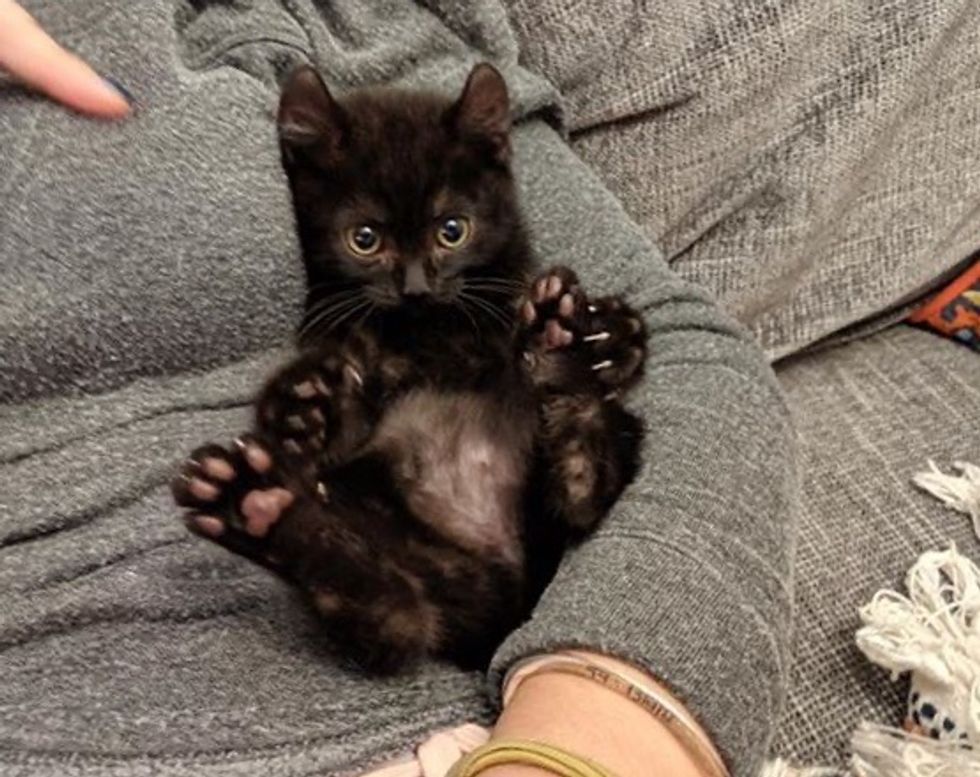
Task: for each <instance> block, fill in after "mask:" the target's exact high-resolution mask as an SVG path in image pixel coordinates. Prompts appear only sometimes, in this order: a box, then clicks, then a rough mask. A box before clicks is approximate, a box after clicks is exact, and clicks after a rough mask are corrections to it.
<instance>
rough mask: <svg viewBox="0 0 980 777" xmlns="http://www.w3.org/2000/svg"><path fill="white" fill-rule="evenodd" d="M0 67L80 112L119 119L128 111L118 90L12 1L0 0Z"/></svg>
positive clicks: (127, 106) (127, 105)
mask: <svg viewBox="0 0 980 777" xmlns="http://www.w3.org/2000/svg"><path fill="white" fill-rule="evenodd" d="M0 68H3V69H4V70H6V71H8V72H9V73H11V74H12V75H13V76H14V77H16V78H17V79H19V80H20V81H23V82H24V83H25V84H27V85H28V86H30V87H32V88H34V89H36V90H38V91H39V92H43V93H44V94H46V95H47V96H48V97H50V98H52V99H53V100H56V101H57V102H60V103H62V104H63V105H67V106H68V107H69V108H74V109H75V110H77V111H81V112H82V113H87V114H90V115H93V116H101V117H105V118H120V117H123V116H126V115H127V114H128V113H129V112H130V110H131V107H130V104H129V102H128V100H127V99H126V97H124V96H123V94H122V93H121V92H120V91H118V90H117V89H116V88H115V87H113V86H112V85H111V84H109V83H108V82H107V81H105V80H104V79H102V78H101V77H100V76H99V74H98V73H96V72H95V71H94V70H93V69H92V68H91V67H89V66H88V65H87V64H86V63H85V62H83V61H82V60H81V59H79V58H78V57H76V56H75V55H74V54H71V53H69V52H68V51H65V50H64V49H63V48H61V46H59V45H58V44H57V43H55V42H54V41H53V40H52V39H51V38H50V37H49V36H48V34H47V33H45V32H44V30H42V29H41V28H40V26H38V24H37V22H35V21H34V19H32V18H31V16H30V15H29V14H28V13H27V12H26V11H25V10H24V9H23V8H21V7H20V6H19V5H17V4H16V3H14V2H13V0H0Z"/></svg>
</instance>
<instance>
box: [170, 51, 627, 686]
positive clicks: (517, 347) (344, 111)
mask: <svg viewBox="0 0 980 777" xmlns="http://www.w3.org/2000/svg"><path fill="white" fill-rule="evenodd" d="M279 127H280V136H281V139H282V148H283V160H284V164H285V167H286V170H287V172H288V174H289V179H290V183H291V186H292V190H293V198H294V202H295V207H296V213H297V217H298V223H299V229H300V236H301V239H302V244H303V248H304V253H305V260H306V269H307V273H308V280H309V296H308V300H307V311H306V317H305V320H304V323H303V325H302V329H301V331H300V338H299V339H300V346H301V352H300V355H299V356H298V357H297V358H296V360H295V361H293V362H292V363H291V364H289V365H287V366H286V367H284V368H283V369H282V370H281V371H280V372H279V373H278V374H277V375H276V376H275V377H273V378H272V380H271V381H270V382H269V384H268V385H267V386H266V387H265V389H264V390H263V391H262V393H261V395H260V397H259V399H258V402H257V412H256V423H255V429H254V431H253V433H251V434H250V435H248V436H246V437H244V438H241V439H240V440H239V441H238V446H237V447H232V448H226V447H222V446H219V445H206V446H204V447H202V448H199V449H198V450H196V451H194V453H193V454H192V455H191V458H190V460H189V462H188V463H187V464H186V465H185V467H184V469H183V472H182V474H181V476H180V477H179V478H178V479H177V480H176V481H175V483H174V494H175V497H176V499H177V502H178V504H180V505H181V506H183V507H186V508H189V512H188V515H187V520H188V523H189V525H190V526H191V528H192V529H194V530H196V531H197V532H198V533H200V534H202V535H204V536H206V537H208V538H210V539H212V540H214V541H216V542H218V543H220V544H222V545H224V546H226V547H228V548H230V549H231V550H233V551H236V552H238V553H242V554H244V555H246V556H248V557H249V558H252V559H254V560H255V561H257V562H259V563H262V564H264V565H267V566H270V567H272V568H273V569H275V570H276V571H278V572H279V573H280V574H282V575H284V576H286V577H287V578H289V579H290V580H292V581H294V582H295V583H296V584H297V585H298V586H299V587H301V588H302V589H305V590H306V591H308V592H309V594H310V596H311V599H312V602H313V605H314V607H316V609H317V610H318V611H319V612H320V613H321V614H322V615H323V616H324V618H325V619H326V620H327V623H328V626H329V629H330V632H331V634H332V635H333V637H334V638H335V639H336V641H337V643H338V645H339V647H340V648H341V649H342V650H343V652H344V653H346V654H347V655H350V656H352V657H354V658H356V659H358V660H359V661H360V662H362V663H363V664H365V665H366V666H368V667H370V668H374V669H378V670H390V669H394V668H397V667H399V666H401V665H402V664H404V663H405V662H406V661H407V660H410V659H413V658H417V657H420V656H422V655H425V654H430V655H436V656H443V657H447V658H450V659H452V660H454V661H456V662H458V663H459V664H461V665H464V666H470V667H473V666H481V665H485V664H486V662H487V661H488V659H489V657H490V656H491V654H492V652H493V650H494V649H495V648H496V646H497V645H498V644H499V642H500V641H501V640H502V638H503V637H504V636H505V635H506V634H507V633H508V632H509V631H510V630H512V629H513V628H514V627H515V626H516V625H518V624H519V623H520V622H521V621H522V620H523V619H524V618H525V617H526V616H527V614H528V612H529V611H530V608H531V607H532V606H533V604H534V602H535V601H536V599H537V597H538V596H539V594H540V593H541V590H542V589H543V587H544V586H545V585H546V584H547V582H548V580H549V579H550V578H551V576H552V574H553V573H554V569H555V566H556V565H557V563H558V560H559V558H560V556H561V553H562V552H563V550H564V548H565V547H566V544H567V543H568V542H569V541H570V540H575V539H578V538H581V537H582V536H584V535H585V534H587V533H588V532H590V531H591V530H593V529H594V528H595V526H596V525H597V524H598V523H599V521H600V520H601V519H602V517H603V516H604V515H605V514H606V512H607V511H608V510H609V508H610V506H611V505H612V503H613V502H614V501H615V500H616V498H617V497H618V496H619V494H620V493H621V492H622V490H623V488H624V487H625V486H626V484H627V483H628V482H629V481H630V480H631V479H632V478H633V477H634V475H635V472H636V470H637V466H638V451H639V443H640V438H641V428H640V423H639V422H638V421H637V419H636V418H634V417H633V416H631V415H630V414H629V413H627V412H626V411H625V410H624V409H623V407H622V405H621V404H620V401H619V398H620V396H621V394H622V392H623V391H624V390H626V389H628V388H629V387H630V386H631V385H633V384H634V383H635V382H636V381H637V380H638V378H639V375H640V373H641V370H642V366H643V362H644V358H645V352H646V351H645V349H646V334H645V329H644V326H643V323H642V321H641V319H640V317H639V316H638V315H637V314H636V313H634V312H633V311H632V310H630V308H628V307H627V306H626V305H625V304H624V303H623V302H622V301H621V300H620V299H618V298H600V299H588V298H587V297H586V296H585V294H584V292H583V291H582V289H581V288H580V286H579V284H578V281H577V279H576V277H575V275H574V273H572V272H571V271H570V270H567V269H564V268H556V269H553V270H551V271H549V272H546V273H544V274H542V275H540V276H539V277H538V278H536V279H534V280H533V281H532V280H529V279H530V278H531V272H532V259H531V252H530V250H529V247H528V242H527V238H526V236H525V231H524V228H523V226H522V223H521V217H520V213H519V209H518V205H517V199H516V195H515V191H514V182H513V178H512V176H511V172H510V167H509V159H510V144H509V139H508V133H509V129H510V118H509V107H508V99H507V91H506V87H505V85H504V81H503V79H502V78H501V76H500V74H499V73H498V72H497V71H496V70H495V69H494V68H492V67H490V66H489V65H478V66H477V67H476V68H474V70H473V71H472V73H471V74H470V77H469V79H468V81H467V83H466V86H465V88H464V89H463V92H462V94H461V96H460V97H459V99H457V100H455V101H451V100H447V99H444V98H442V97H438V96H435V95H429V94H421V93H415V92H407V91H395V90H365V91H360V92H356V93H353V94H350V95H348V96H346V97H345V98H344V99H342V100H335V99H334V98H333V97H332V96H331V94H330V93H329V91H328V90H327V88H326V86H325V85H324V83H323V81H322V80H321V79H320V77H319V76H318V75H317V74H316V72H315V71H313V70H312V69H310V68H302V69H300V70H298V71H297V72H296V73H294V74H293V75H292V76H291V78H290V80H289V82H288V83H287V84H286V86H285V90H284V92H283V95H282V101H281V103H280V109H279Z"/></svg>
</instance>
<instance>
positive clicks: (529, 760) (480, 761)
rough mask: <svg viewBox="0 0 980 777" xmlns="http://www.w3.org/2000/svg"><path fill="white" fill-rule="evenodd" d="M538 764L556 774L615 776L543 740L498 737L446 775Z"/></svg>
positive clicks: (470, 775) (471, 776)
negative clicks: (509, 765) (506, 766)
mask: <svg viewBox="0 0 980 777" xmlns="http://www.w3.org/2000/svg"><path fill="white" fill-rule="evenodd" d="M508 764H512V765H520V766H536V767H538V768H539V769H546V770H548V771H549V772H552V773H553V774H555V775H557V777H616V775H614V774H613V773H612V772H610V771H609V770H607V769H605V768H603V767H601V766H599V765H598V764H595V763H592V761H588V760H586V759H585V758H581V757H579V756H577V755H573V754H572V753H569V752H567V751H565V750H562V749H560V748H557V747H554V746H552V745H546V744H543V743H541V742H528V741H522V740H516V739H511V740H506V739H503V740H498V741H496V742H488V743H487V744H485V745H483V746H482V747H478V748H477V749H476V750H474V751H473V752H472V753H470V754H469V755H468V756H466V757H465V758H463V760H461V761H459V762H458V763H457V764H456V765H455V766H454V767H453V768H452V770H450V772H449V774H448V775H447V777H477V775H479V774H482V773H483V772H485V771H486V770H487V769H490V768H491V767H493V766H505V765H508Z"/></svg>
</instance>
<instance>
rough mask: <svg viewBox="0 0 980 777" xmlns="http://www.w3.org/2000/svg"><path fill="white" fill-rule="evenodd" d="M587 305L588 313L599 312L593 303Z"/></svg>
mask: <svg viewBox="0 0 980 777" xmlns="http://www.w3.org/2000/svg"><path fill="white" fill-rule="evenodd" d="M588 307H589V312H590V313H598V312H599V308H597V307H596V306H595V305H589V306H588Z"/></svg>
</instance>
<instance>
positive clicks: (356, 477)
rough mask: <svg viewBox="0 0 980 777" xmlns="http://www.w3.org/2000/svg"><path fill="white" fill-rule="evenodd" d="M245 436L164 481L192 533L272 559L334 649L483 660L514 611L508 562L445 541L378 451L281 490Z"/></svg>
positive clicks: (374, 657)
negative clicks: (170, 483)
mask: <svg viewBox="0 0 980 777" xmlns="http://www.w3.org/2000/svg"><path fill="white" fill-rule="evenodd" d="M281 482H285V479H284V474H283V473H282V471H281V469H280V467H279V464H278V463H277V462H276V461H275V460H274V458H273V456H272V454H271V453H270V451H269V450H268V449H267V448H265V447H264V446H263V445H262V444H261V443H260V442H259V441H258V440H256V439H255V438H246V439H245V440H244V441H243V443H242V444H241V445H240V446H239V447H238V448H237V449H230V450H229V449H225V448H221V447H220V446H204V447H203V448H201V449H199V450H198V451H197V452H196V453H195V455H194V456H192V459H191V460H190V461H189V462H188V464H187V465H185V468H184V472H183V473H182V477H181V478H179V479H178V480H177V481H175V483H174V493H175V496H176V498H177V500H178V502H179V503H181V504H182V505H183V506H185V507H188V508H190V511H189V513H188V515H187V521H188V524H189V525H190V527H191V528H192V529H193V530H195V531H196V532H197V533H199V534H201V535H203V536H205V537H207V538H209V539H211V540H213V541H215V542H217V543H219V544H221V545H223V546H225V547H227V548H229V549H231V550H233V551H235V552H237V553H241V554H243V555H245V556H247V557H249V558H251V559H253V560H255V561H258V562H260V563H262V564H265V565H267V566H270V567H272V568H274V569H275V570H276V571H278V572H279V573H280V574H282V575H283V576H284V577H286V578H288V579H290V580H291V581H292V582H294V583H295V584H296V585H297V586H298V587H300V588H301V589H302V590H304V591H306V592H307V593H308V594H309V597H310V601H311V603H312V605H313V607H314V608H315V609H316V610H317V611H318V612H319V613H320V615H321V616H323V618H324V619H325V621H326V624H327V630H328V633H329V634H330V636H331V637H332V638H333V639H334V641H335V642H336V643H337V644H338V646H339V647H340V648H341V650H342V651H343V652H344V653H345V654H346V655H347V656H349V657H351V658H354V659H355V660H357V661H358V662H359V663H361V664H362V665H364V666H365V667H366V668H368V669H372V670H375V671H385V672H387V671H393V670H395V669H398V668H400V667H401V666H403V665H404V664H406V663H409V662H411V661H413V660H416V659H418V658H421V657H422V656H423V655H441V656H445V657H448V658H452V659H453V660H455V661H457V662H458V663H460V664H463V665H466V666H471V667H476V666H480V665H485V663H486V662H487V661H488V660H489V656H490V653H491V652H492V650H493V648H494V647H495V646H496V644H498V643H499V641H500V640H501V639H502V638H503V635H504V634H505V633H507V631H509V630H510V629H512V628H513V627H514V626H515V625H516V623H515V613H519V612H521V598H520V597H521V585H520V579H519V575H518V572H517V570H516V569H513V568H509V567H507V566H506V565H505V564H502V563H500V562H496V561H494V560H493V559H486V558H482V557H481V556H479V555H477V554H473V553H470V552H468V551H466V550H464V549H463V548H460V547H457V546H455V545H453V544H452V543H450V542H448V541H446V540H443V539H442V538H440V537H439V536H438V535H435V534H434V533H433V532H432V531H431V530H430V529H428V527H426V526H425V525H424V524H422V523H421V522H419V521H418V520H417V519H416V518H415V517H414V516H413V515H412V514H411V513H410V511H408V509H407V508H406V507H405V505H404V502H403V500H402V499H401V496H400V494H399V493H398V489H397V487H396V486H395V485H394V482H393V479H392V477H391V474H390V470H389V465H388V463H387V462H386V461H385V459H384V458H383V457H378V456H364V457H361V458H358V459H355V460H353V461H350V462H348V463H347V464H344V465H342V466H341V467H339V468H338V469H335V470H333V471H332V472H331V473H330V475H329V481H328V484H325V485H324V486H322V487H321V488H319V489H317V491H316V493H315V494H314V493H310V492H309V491H308V490H306V489H305V487H304V486H303V485H302V484H295V483H294V484H291V485H290V486H289V487H287V488H284V487H282V486H280V485H277V483H281Z"/></svg>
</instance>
